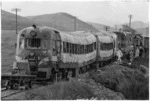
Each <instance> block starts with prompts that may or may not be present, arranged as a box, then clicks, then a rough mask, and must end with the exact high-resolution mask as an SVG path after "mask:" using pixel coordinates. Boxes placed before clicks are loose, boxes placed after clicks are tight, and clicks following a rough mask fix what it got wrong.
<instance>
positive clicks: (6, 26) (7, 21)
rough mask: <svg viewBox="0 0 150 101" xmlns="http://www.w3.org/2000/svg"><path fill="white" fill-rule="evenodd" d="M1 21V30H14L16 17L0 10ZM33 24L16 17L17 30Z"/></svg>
mask: <svg viewBox="0 0 150 101" xmlns="http://www.w3.org/2000/svg"><path fill="white" fill-rule="evenodd" d="M1 17H2V19H1V21H2V29H3V30H14V29H16V15H15V14H12V13H9V12H6V11H4V10H1ZM32 24H33V21H32V20H29V19H27V18H25V17H22V16H19V15H18V29H23V28H25V27H28V26H31V25H32Z"/></svg>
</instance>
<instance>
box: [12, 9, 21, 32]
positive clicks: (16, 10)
mask: <svg viewBox="0 0 150 101" xmlns="http://www.w3.org/2000/svg"><path fill="white" fill-rule="evenodd" d="M11 11H15V12H16V34H17V27H18V25H17V12H18V11H21V9H20V8H13V9H11Z"/></svg>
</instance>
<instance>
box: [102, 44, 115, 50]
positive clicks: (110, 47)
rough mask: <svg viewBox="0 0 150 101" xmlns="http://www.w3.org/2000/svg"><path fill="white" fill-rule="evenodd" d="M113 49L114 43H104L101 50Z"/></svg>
mask: <svg viewBox="0 0 150 101" xmlns="http://www.w3.org/2000/svg"><path fill="white" fill-rule="evenodd" d="M111 49H113V43H102V44H101V50H111Z"/></svg>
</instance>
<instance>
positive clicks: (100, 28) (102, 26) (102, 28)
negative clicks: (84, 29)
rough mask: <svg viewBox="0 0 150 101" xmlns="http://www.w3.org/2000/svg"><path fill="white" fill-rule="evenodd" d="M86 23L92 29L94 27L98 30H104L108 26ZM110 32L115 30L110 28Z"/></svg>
mask: <svg viewBox="0 0 150 101" xmlns="http://www.w3.org/2000/svg"><path fill="white" fill-rule="evenodd" d="M88 23H89V24H91V25H92V26H93V27H95V28H96V29H98V30H105V26H108V25H103V24H99V23H92V22H88ZM109 27H110V26H109ZM110 30H111V31H112V30H115V29H114V28H113V27H110Z"/></svg>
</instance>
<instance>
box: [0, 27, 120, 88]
mask: <svg viewBox="0 0 150 101" xmlns="http://www.w3.org/2000/svg"><path fill="white" fill-rule="evenodd" d="M117 50H118V36H117V35H116V34H114V33H112V32H105V31H100V32H98V33H94V32H86V31H76V32H62V31H59V30H56V29H53V28H50V27H46V26H33V27H28V28H25V29H23V30H21V31H20V32H19V34H18V36H17V48H16V61H15V62H14V65H13V69H12V74H11V75H2V79H7V80H8V81H9V83H7V84H8V85H7V87H8V86H11V88H13V86H14V85H15V83H18V84H19V85H26V84H27V85H28V86H30V87H31V84H32V83H31V82H32V81H54V80H57V79H68V75H69V76H72V77H76V76H77V75H78V74H79V73H83V72H85V71H86V70H88V69H89V68H98V67H100V66H103V65H106V64H107V63H109V62H111V61H114V60H115V57H116V53H117ZM10 78H11V79H10ZM33 79H34V80H33ZM20 82H21V84H20Z"/></svg>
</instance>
